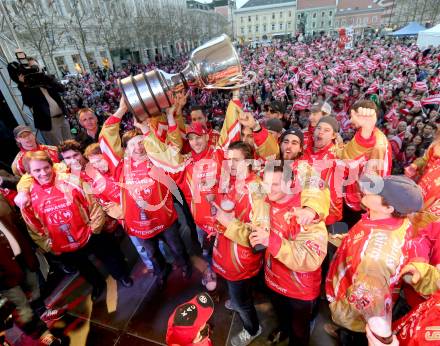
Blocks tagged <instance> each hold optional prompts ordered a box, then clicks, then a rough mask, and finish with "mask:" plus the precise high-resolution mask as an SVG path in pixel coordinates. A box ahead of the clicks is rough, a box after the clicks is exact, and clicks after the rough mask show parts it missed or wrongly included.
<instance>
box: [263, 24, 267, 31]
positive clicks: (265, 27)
mask: <svg viewBox="0 0 440 346" xmlns="http://www.w3.org/2000/svg"><path fill="white" fill-rule="evenodd" d="M266 29H267V26H266V24H263V31H264V32H266Z"/></svg>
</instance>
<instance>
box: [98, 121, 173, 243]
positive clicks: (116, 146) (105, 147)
mask: <svg viewBox="0 0 440 346" xmlns="http://www.w3.org/2000/svg"><path fill="white" fill-rule="evenodd" d="M120 122H121V120H120V119H119V118H117V117H114V116H111V117H110V118H108V119H107V120H106V122H105V123H104V125H103V127H102V130H101V133H100V135H99V143H100V147H101V150H102V152H103V154H104V156H105V158H106V159H107V162H108V163H109V166H110V169H111V171H112V174H113V175H114V179H115V181H118V182H119V184H120V186H121V206H122V211H123V214H124V219H125V223H124V226H125V228H126V231H127V233H128V234H129V235H133V236H136V237H139V238H142V239H149V238H152V237H154V236H156V235H157V234H159V233H161V232H163V231H164V230H166V229H167V228H169V227H170V226H171V225H172V224H173V223H174V222H175V221H176V219H177V214H176V210H175V209H174V205H173V198H172V194H171V191H170V189H169V187H172V185H173V184H172V183H174V182H172V181H171V182H170V181H169V180H171V179H170V178H169V177H167V176H166V174H165V172H164V171H163V169H161V168H159V167H156V166H155V165H153V163H152V162H151V161H150V159H149V158H148V157H147V156H146V157H145V160H143V161H134V160H132V159H131V158H129V157H126V158H122V157H123V151H122V147H121V139H120V137H119V126H120ZM176 129H177V128H176ZM147 154H148V151H147ZM166 178H168V179H169V180H167V179H166Z"/></svg>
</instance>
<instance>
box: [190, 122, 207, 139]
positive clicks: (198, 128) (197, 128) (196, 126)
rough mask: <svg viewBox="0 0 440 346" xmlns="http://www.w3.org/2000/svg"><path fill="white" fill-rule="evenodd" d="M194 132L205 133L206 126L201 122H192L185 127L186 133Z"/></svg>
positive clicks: (198, 134) (199, 134)
mask: <svg viewBox="0 0 440 346" xmlns="http://www.w3.org/2000/svg"><path fill="white" fill-rule="evenodd" d="M190 133H195V134H196V135H197V136H202V135H207V134H208V128H207V127H206V126H205V125H204V124H202V123H201V122H198V121H196V122H193V123H191V125H189V126H188V127H187V128H186V134H187V135H189V134H190Z"/></svg>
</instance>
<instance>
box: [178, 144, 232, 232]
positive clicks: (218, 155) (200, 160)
mask: <svg viewBox="0 0 440 346" xmlns="http://www.w3.org/2000/svg"><path fill="white" fill-rule="evenodd" d="M223 159H224V154H223V150H221V149H214V147H212V146H210V147H208V148H206V149H205V150H204V151H203V152H201V153H200V154H196V153H195V152H191V154H190V155H189V157H188V159H187V160H186V162H185V170H184V171H183V172H182V173H178V174H173V175H172V176H173V178H174V179H175V180H176V181H177V182H178V185H179V187H180V189H181V190H182V192H183V194H184V196H185V199H186V202H187V203H188V205H189V206H190V209H191V214H192V215H193V218H194V222H195V223H196V225H197V226H198V227H200V228H201V229H203V230H204V231H205V232H207V233H208V234H210V233H212V232H214V231H215V227H214V218H213V216H212V215H211V201H212V200H211V201H210V197H212V198H214V197H215V195H216V193H217V189H218V182H219V179H220V172H221V166H222V162H223Z"/></svg>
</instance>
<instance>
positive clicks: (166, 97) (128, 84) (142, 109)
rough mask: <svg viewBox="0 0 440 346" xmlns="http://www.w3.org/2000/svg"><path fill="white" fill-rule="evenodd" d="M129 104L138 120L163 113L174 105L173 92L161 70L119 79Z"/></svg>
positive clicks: (141, 120)
mask: <svg viewBox="0 0 440 346" xmlns="http://www.w3.org/2000/svg"><path fill="white" fill-rule="evenodd" d="M119 87H120V89H121V91H122V95H123V97H124V98H125V101H126V103H127V106H128V108H129V110H130V112H131V113H132V114H133V116H134V117H135V118H136V120H137V121H138V122H143V121H144V120H145V119H147V118H151V117H155V116H158V115H160V114H162V110H164V109H166V108H169V107H171V106H172V105H173V102H172V96H171V92H170V91H169V88H168V86H167V84H166V82H165V80H164V78H163V76H162V73H161V71H160V70H153V71H149V72H147V73H140V74H138V75H136V76H129V77H126V78H124V79H121V80H119Z"/></svg>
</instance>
